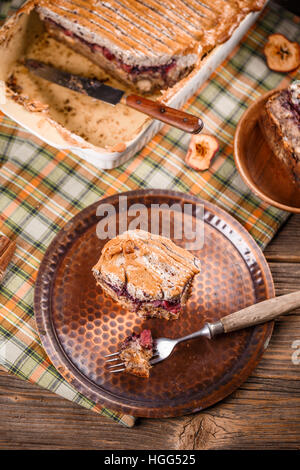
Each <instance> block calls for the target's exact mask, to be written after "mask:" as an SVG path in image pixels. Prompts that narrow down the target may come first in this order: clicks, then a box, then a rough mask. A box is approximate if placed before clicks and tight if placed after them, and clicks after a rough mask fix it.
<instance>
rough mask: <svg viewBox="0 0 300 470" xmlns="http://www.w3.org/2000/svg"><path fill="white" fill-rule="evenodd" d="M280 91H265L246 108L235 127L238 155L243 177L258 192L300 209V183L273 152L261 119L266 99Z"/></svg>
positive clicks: (269, 199)
mask: <svg viewBox="0 0 300 470" xmlns="http://www.w3.org/2000/svg"><path fill="white" fill-rule="evenodd" d="M277 91H278V89H275V90H271V91H269V92H268V93H266V94H265V95H262V96H261V97H260V98H258V99H257V100H256V101H255V102H254V103H253V104H252V105H251V106H249V108H248V109H247V111H245V112H244V114H243V116H242V117H241V119H240V121H239V123H238V125H237V128H236V131H235V136H234V159H235V163H236V166H237V169H238V171H239V173H240V175H241V177H242V178H243V180H244V181H245V183H246V184H247V185H248V186H249V187H250V189H252V191H253V192H254V193H255V194H256V195H257V196H259V197H260V198H261V199H263V200H264V201H265V202H267V203H268V204H271V205H272V206H275V207H278V208H279V209H283V210H285V211H288V212H295V213H300V185H299V184H298V183H295V182H293V181H292V179H291V176H290V174H289V172H288V171H287V169H286V167H285V165H284V164H283V163H282V162H281V161H280V160H278V159H277V158H276V157H275V155H274V154H273V152H272V150H271V149H270V147H269V145H268V143H267V142H266V140H265V139H264V136H263V134H262V132H261V130H260V126H259V121H258V120H259V116H260V113H261V110H262V109H263V106H264V105H265V103H266V101H267V100H268V99H269V98H270V97H271V96H272V95H273V94H274V93H276V92H277Z"/></svg>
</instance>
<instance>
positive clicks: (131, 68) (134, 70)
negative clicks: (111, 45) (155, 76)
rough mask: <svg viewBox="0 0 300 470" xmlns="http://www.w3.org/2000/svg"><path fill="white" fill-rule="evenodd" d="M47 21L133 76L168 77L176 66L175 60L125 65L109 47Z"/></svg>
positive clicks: (47, 20) (48, 20)
mask: <svg viewBox="0 0 300 470" xmlns="http://www.w3.org/2000/svg"><path fill="white" fill-rule="evenodd" d="M45 21H46V22H48V23H50V24H52V25H54V26H55V27H56V28H59V29H60V30H61V31H62V32H63V33H64V34H65V35H66V36H69V37H74V38H76V39H78V40H79V41H81V42H83V43H84V44H86V45H87V46H88V47H89V48H90V49H91V51H92V52H100V53H101V54H102V55H103V56H104V57H105V58H106V59H107V60H109V61H114V62H117V63H118V65H119V67H120V68H121V69H123V70H124V71H125V72H127V73H130V74H132V75H139V74H142V73H148V74H151V73H157V72H160V74H161V75H166V74H168V73H169V71H170V70H171V69H172V68H173V67H175V65H176V60H174V59H173V60H172V62H170V63H169V64H164V65H159V66H149V67H144V66H136V65H129V64H125V63H124V62H122V61H121V60H120V59H118V58H117V57H116V56H115V55H114V54H113V53H112V52H111V51H110V50H109V49H107V47H104V46H99V45H98V44H91V43H89V42H88V41H86V40H85V39H83V38H81V37H79V36H77V35H76V34H74V33H72V31H70V30H68V29H66V28H64V27H63V26H61V25H59V24H57V23H56V22H55V21H53V20H51V19H50V18H46V19H45Z"/></svg>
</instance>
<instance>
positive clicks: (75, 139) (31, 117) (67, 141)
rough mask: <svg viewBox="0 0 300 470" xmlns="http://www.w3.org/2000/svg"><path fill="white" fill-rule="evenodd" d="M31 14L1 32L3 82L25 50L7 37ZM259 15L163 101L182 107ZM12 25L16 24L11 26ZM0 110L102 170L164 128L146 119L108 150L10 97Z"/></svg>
mask: <svg viewBox="0 0 300 470" xmlns="http://www.w3.org/2000/svg"><path fill="white" fill-rule="evenodd" d="M29 3H30V2H29ZM31 13H32V12H31V10H30V8H29V9H27V10H26V7H25V9H24V10H23V11H22V14H21V15H20V14H19V15H17V17H14V18H12V19H11V20H9V22H8V24H7V25H6V27H5V29H4V30H3V29H2V31H1V34H0V54H1V56H2V58H4V61H3V62H4V63H5V67H2V69H1V70H0V80H5V79H6V78H7V74H8V70H9V67H10V66H11V64H12V63H13V61H14V60H16V59H17V58H18V54H19V52H18V49H19V50H20V51H21V49H22V39H17V35H15V38H14V39H11V38H10V44H9V49H4V47H5V37H8V36H9V34H10V32H11V30H13V29H14V30H16V28H17V27H18V34H19V36H20V35H21V34H22V31H23V34H24V31H25V30H26V28H27V30H28V24H27V23H28V22H27V23H26V21H27V20H24V16H26V15H31ZM259 14H260V12H255V13H250V14H249V15H248V16H247V17H246V18H245V19H244V20H243V21H242V23H241V24H240V25H239V26H238V28H237V29H236V30H235V31H234V33H233V34H232V36H231V38H230V39H229V40H228V41H227V42H226V43H224V44H222V45H220V46H218V47H216V48H215V49H214V50H213V51H212V52H211V53H210V54H208V55H207V56H206V57H205V58H204V59H203V60H202V61H201V64H200V66H198V67H197V69H196V70H194V71H193V72H192V73H191V74H190V75H189V76H188V77H186V78H185V79H183V80H182V81H181V82H179V83H177V84H176V85H175V86H174V87H173V88H172V89H169V90H167V91H166V92H164V93H163V95H162V101H163V102H164V103H165V104H168V105H170V106H173V107H175V108H180V107H181V106H182V105H183V104H184V103H185V102H186V101H187V100H188V99H189V98H190V97H191V96H192V95H193V94H194V93H195V92H196V91H197V89H198V88H199V87H200V86H201V85H202V84H203V83H204V82H205V81H206V80H207V79H208V78H209V77H210V75H211V74H212V72H213V71H214V70H215V69H216V67H217V66H218V65H219V64H220V63H221V62H223V61H224V59H225V58H226V57H227V56H228V55H229V53H230V52H231V51H232V50H233V49H234V47H235V46H236V45H237V44H238V43H239V41H240V40H241V38H242V37H243V36H244V34H245V33H246V32H247V30H248V29H249V28H250V26H251V25H252V24H253V23H254V22H255V20H256V19H257V17H258V15H259ZM13 23H14V25H13V26H12V24H13ZM20 37H21V36H20ZM1 49H2V51H1ZM2 60H3V59H2ZM0 101H1V100H0ZM0 110H1V111H2V112H3V113H4V114H6V115H7V116H9V117H10V118H12V119H13V120H15V121H16V122H17V123H18V124H20V125H21V126H22V127H24V128H25V129H27V130H28V131H30V132H31V133H32V134H34V135H35V136H36V137H38V138H39V139H41V140H42V141H44V142H46V143H47V144H49V145H51V146H53V147H54V148H56V149H58V150H66V151H71V152H73V153H74V154H76V155H78V156H79V157H80V158H82V159H84V160H86V161H88V162H90V163H92V164H93V165H95V166H96V167H97V168H99V169H111V168H115V167H117V166H119V165H121V164H122V163H124V162H126V161H127V160H128V159H129V158H131V157H132V156H133V155H134V154H135V153H136V152H138V151H139V150H140V149H142V148H143V147H144V146H145V145H146V144H147V143H148V142H149V141H150V140H151V139H152V138H153V136H154V135H155V134H157V132H158V131H159V130H160V129H161V127H162V126H163V124H162V123H161V122H159V121H156V120H152V119H150V118H148V117H145V119H144V121H143V123H142V125H141V126H140V128H139V129H138V132H137V131H136V130H135V133H134V135H133V136H132V138H131V139H128V140H127V141H125V142H124V140H122V141H120V143H119V144H117V145H114V146H113V147H110V148H109V146H108V147H107V148H100V147H96V146H95V145H92V144H90V143H88V142H86V141H85V140H84V139H82V138H81V137H79V136H77V135H75V134H74V133H73V134H72V133H71V132H70V131H68V130H67V129H65V128H63V127H62V126H60V125H58V124H57V123H56V122H55V121H53V120H51V119H47V120H45V119H43V122H42V125H41V113H32V112H29V111H28V110H26V109H25V108H24V107H23V106H22V105H20V104H18V103H17V102H15V101H13V100H12V99H11V98H9V97H7V99H6V100H5V103H2V104H1V103H0ZM204 121H205V116H204Z"/></svg>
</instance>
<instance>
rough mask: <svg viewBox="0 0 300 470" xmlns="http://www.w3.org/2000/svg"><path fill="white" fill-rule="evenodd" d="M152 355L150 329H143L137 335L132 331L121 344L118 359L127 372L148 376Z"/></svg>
mask: <svg viewBox="0 0 300 470" xmlns="http://www.w3.org/2000/svg"><path fill="white" fill-rule="evenodd" d="M152 356H153V339H152V335H151V331H150V330H143V331H142V332H141V333H140V334H139V335H136V334H135V333H133V334H132V335H130V336H127V338H126V339H125V341H124V342H123V343H122V344H121V352H120V359H121V360H122V361H123V362H124V364H125V366H124V367H125V371H126V372H128V373H129V374H133V375H137V376H138V377H147V378H148V377H149V370H150V368H151V365H150V359H151V357H152Z"/></svg>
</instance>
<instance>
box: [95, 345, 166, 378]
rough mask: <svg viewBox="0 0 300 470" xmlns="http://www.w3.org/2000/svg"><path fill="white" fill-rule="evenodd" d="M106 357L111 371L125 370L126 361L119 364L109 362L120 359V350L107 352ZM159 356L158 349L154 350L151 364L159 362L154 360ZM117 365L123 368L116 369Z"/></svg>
mask: <svg viewBox="0 0 300 470" xmlns="http://www.w3.org/2000/svg"><path fill="white" fill-rule="evenodd" d="M104 357H105V358H108V359H107V361H106V364H107V369H109V372H112V373H116V372H123V371H124V370H125V362H118V363H117V364H109V363H110V362H114V361H118V360H120V351H118V352H115V353H112V354H106V355H105V356H104ZM157 357H159V354H158V352H157V351H156V350H154V351H153V356H152V357H151V360H150V364H151V365H154V364H155V363H156V362H157V361H154V362H152V361H153V359H156V358H157ZM108 364H109V365H108ZM117 367H121V369H116V368H117Z"/></svg>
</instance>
